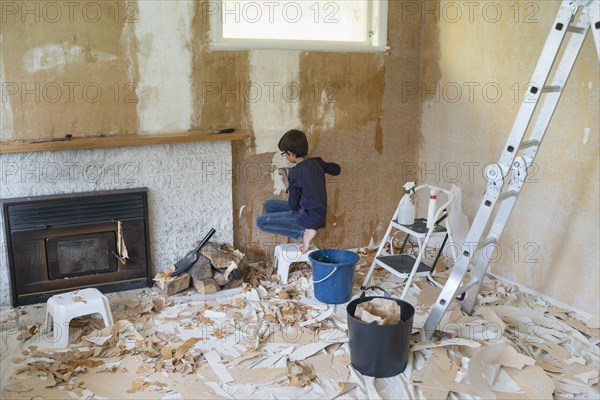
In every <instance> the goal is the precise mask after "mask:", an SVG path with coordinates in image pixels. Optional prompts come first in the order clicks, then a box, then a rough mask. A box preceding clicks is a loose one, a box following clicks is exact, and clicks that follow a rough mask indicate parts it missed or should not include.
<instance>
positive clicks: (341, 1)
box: [203, 0, 387, 51]
mask: <svg viewBox="0 0 600 400" xmlns="http://www.w3.org/2000/svg"><path fill="white" fill-rule="evenodd" d="M203 7H204V10H203V13H204V15H205V16H207V15H210V17H211V27H212V29H211V31H212V45H213V47H214V48H215V49H261V48H263V49H298V50H325V51H386V50H387V0H336V1H334V0H296V1H287V0H272V1H262V0H260V1H252V0H218V1H210V2H208V3H205V4H204V6H203Z"/></svg>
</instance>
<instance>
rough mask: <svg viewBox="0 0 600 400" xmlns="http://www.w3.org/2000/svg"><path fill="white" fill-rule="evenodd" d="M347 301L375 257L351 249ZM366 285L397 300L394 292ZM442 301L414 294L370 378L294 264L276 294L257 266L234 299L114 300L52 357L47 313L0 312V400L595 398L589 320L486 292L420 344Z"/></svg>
mask: <svg viewBox="0 0 600 400" xmlns="http://www.w3.org/2000/svg"><path fill="white" fill-rule="evenodd" d="M359 254H360V255H361V260H360V262H359V264H358V265H357V270H356V274H355V288H354V292H353V294H354V295H357V294H359V293H360V291H359V289H358V288H359V286H360V283H361V282H362V279H363V277H364V275H365V274H366V272H367V270H368V267H369V265H370V261H371V259H372V256H373V255H372V252H370V251H367V250H360V251H359ZM374 281H375V283H376V284H378V285H379V286H382V287H383V288H385V289H386V290H388V291H389V292H390V293H391V294H392V295H393V296H395V297H399V296H400V293H401V291H402V289H403V284H402V281H401V280H398V279H394V278H392V277H390V275H389V274H388V273H387V272H385V271H382V270H376V271H375V275H374ZM438 294H439V289H437V288H436V287H434V286H431V285H428V284H427V283H425V282H422V281H417V282H416V284H415V285H413V288H411V289H410V291H409V294H408V296H407V300H408V301H409V302H410V303H411V304H413V305H415V308H416V315H415V320H414V328H413V335H412V340H411V352H410V355H409V360H408V365H407V367H406V369H405V371H404V372H403V373H402V374H400V375H398V376H395V377H392V378H380V379H375V378H372V377H368V376H363V375H361V374H360V373H359V372H357V371H356V370H355V369H354V368H353V367H352V365H351V362H350V351H349V346H348V325H347V318H346V307H345V305H343V304H342V305H336V306H333V305H325V304H322V303H320V302H318V301H317V300H316V299H314V297H313V289H312V277H311V270H310V267H309V266H308V265H306V264H296V265H295V266H294V268H293V269H292V271H291V273H290V281H289V283H288V284H286V285H283V284H281V283H279V279H278V277H277V275H276V274H275V275H274V274H273V268H272V267H270V266H265V265H264V264H257V265H253V266H252V267H251V268H250V271H249V274H248V276H247V277H246V282H245V283H244V284H243V286H241V287H239V288H237V289H231V290H225V291H221V292H218V293H216V294H214V295H200V294H199V293H197V292H195V290H194V289H193V288H191V289H189V290H187V291H185V292H183V293H180V294H176V295H173V296H169V297H165V296H164V295H162V294H161V293H160V292H158V291H156V290H154V289H143V290H136V291H128V292H121V293H113V294H109V295H108V298H109V301H110V305H111V310H112V313H113V318H114V321H115V326H114V327H113V328H107V329H103V323H102V321H101V320H99V319H92V318H90V317H82V318H78V319H76V320H74V321H72V323H71V329H70V332H71V343H72V344H71V346H70V347H69V348H68V349H65V350H54V349H53V348H52V347H51V346H49V340H51V339H52V338H51V337H49V336H48V335H46V334H44V333H43V332H42V329H41V328H42V325H43V323H44V318H45V316H44V312H45V305H44V304H40V305H34V306H25V307H19V308H16V309H14V308H10V307H5V308H3V309H2V313H1V323H2V343H1V346H2V352H1V354H2V355H1V366H2V370H1V377H2V387H1V388H2V398H7V399H8V398H10V399H32V398H36V399H68V398H71V399H92V398H93V399H102V398H111V399H116V398H128V399H154V398H156V399H177V398H185V399H203V398H206V399H209V398H210V399H214V398H228V399H231V398H235V399H238V398H257V399H265V398H269V399H271V398H272V399H276V398H281V399H283V398H302V399H307V398H314V399H334V398H339V399H366V398H368V399H379V398H382V399H409V398H414V399H417V398H419V399H420V398H431V399H445V398H494V397H495V398H505V399H546V398H598V397H599V393H600V392H599V376H598V370H599V362H600V350H599V347H598V344H599V342H600V340H599V339H598V338H599V336H600V335H599V329H598V321H597V318H596V319H595V320H594V318H592V319H588V320H586V319H585V318H584V317H582V316H581V315H578V314H577V313H576V312H574V310H569V309H566V308H564V307H562V308H561V307H559V306H557V305H556V304H555V303H551V302H549V301H548V299H544V298H542V297H541V296H538V295H535V294H531V293H526V292H524V291H521V290H519V288H517V287H516V286H514V285H510V284H508V283H505V282H502V281H499V280H496V279H494V278H492V277H488V278H487V279H486V285H485V287H484V288H483V290H482V291H481V293H480V298H479V300H480V301H479V306H478V307H477V308H476V310H475V312H474V313H473V315H472V316H466V315H464V314H463V313H461V311H460V310H459V309H458V308H456V307H455V306H454V307H453V309H452V310H451V311H449V312H447V313H446V315H445V317H444V321H443V322H442V324H441V327H442V331H443V332H445V333H446V335H445V339H443V340H441V341H434V342H431V343H422V342H420V337H419V334H418V332H419V327H420V326H422V325H423V323H424V322H425V319H426V317H427V312H428V309H429V308H430V305H431V304H432V303H433V302H434V301H435V299H436V298H437V295H438Z"/></svg>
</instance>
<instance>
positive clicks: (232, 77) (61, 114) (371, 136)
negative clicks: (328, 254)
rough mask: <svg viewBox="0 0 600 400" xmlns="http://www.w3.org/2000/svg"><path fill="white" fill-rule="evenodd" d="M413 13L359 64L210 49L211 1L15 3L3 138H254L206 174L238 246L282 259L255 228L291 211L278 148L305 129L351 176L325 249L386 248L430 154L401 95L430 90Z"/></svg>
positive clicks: (4, 29) (335, 201)
mask: <svg viewBox="0 0 600 400" xmlns="http://www.w3.org/2000/svg"><path fill="white" fill-rule="evenodd" d="M401 4H402V2H398V1H391V2H390V5H389V21H390V23H389V28H388V30H389V33H388V35H389V44H390V51H389V53H388V54H385V53H364V54H357V53H326V52H304V51H279V50H252V51H245V50H241V51H215V50H212V49H211V48H210V46H209V35H210V9H211V4H210V3H209V1H208V0H201V1H185V0H179V1H168V2H167V1H141V0H137V1H136V0H120V1H117V2H98V1H92V0H81V1H76V2H68V3H64V4H63V3H61V2H49V3H45V2H38V1H25V2H8V3H5V2H3V7H2V10H1V11H2V18H3V21H6V22H3V23H2V24H1V26H0V47H1V57H0V61H1V63H0V71H1V73H2V82H3V96H4V97H3V100H6V101H3V102H2V118H1V119H0V122H1V124H2V129H1V131H2V132H1V138H2V140H9V141H12V140H29V139H32V138H48V137H62V136H63V135H64V134H65V133H71V134H74V135H81V136H90V135H111V134H128V133H142V134H145V133H148V134H152V133H156V132H165V131H173V130H187V129H189V128H197V129H218V128H226V127H234V128H236V129H237V130H238V131H243V132H247V133H248V139H247V140H245V141H241V142H234V143H233V144H232V157H233V158H232V160H233V161H231V160H229V159H228V158H224V159H223V161H222V162H215V163H212V164H211V170H210V171H205V173H208V172H210V174H211V176H214V177H218V179H220V180H221V182H222V183H223V184H232V191H233V194H232V197H233V199H232V201H233V207H232V209H231V210H229V212H228V215H226V216H223V217H224V218H226V219H227V220H233V232H234V240H235V242H236V245H238V246H239V247H241V248H242V249H244V250H246V251H247V252H249V253H250V254H251V255H256V256H257V257H265V256H267V257H270V256H271V254H272V247H273V245H275V244H277V243H280V242H281V241H283V240H285V239H283V238H281V237H277V236H274V235H266V234H263V233H260V232H258V231H257V229H256V228H255V225H254V221H255V219H256V217H258V216H259V215H260V214H261V213H262V204H263V202H264V201H265V200H266V199H268V198H273V197H278V198H285V193H283V190H282V185H281V182H280V180H279V178H278V176H277V174H276V173H275V171H276V168H277V166H279V165H281V164H282V162H283V160H282V157H281V156H280V155H279V151H278V149H277V142H278V140H279V138H280V136H281V135H282V134H283V133H284V132H285V131H287V130H289V129H292V128H299V129H303V130H305V131H306V133H307V135H308V137H309V141H310V147H311V155H315V156H321V157H323V158H324V159H326V160H330V161H335V162H338V163H339V164H340V165H341V166H342V171H343V172H342V175H341V176H339V177H337V178H332V179H329V181H328V191H329V200H330V201H329V205H330V207H329V212H328V216H327V219H328V226H327V228H326V229H324V230H323V231H321V232H320V233H319V235H318V238H317V244H318V245H319V246H321V247H325V246H328V247H346V248H348V247H356V246H360V245H364V244H366V243H368V242H369V240H370V239H371V237H373V238H374V239H375V240H379V239H380V238H381V236H382V235H383V233H384V230H385V228H386V226H387V222H388V219H389V216H390V215H391V213H392V212H393V210H394V207H395V204H396V203H397V201H398V198H399V196H400V194H401V185H402V182H403V181H404V178H403V177H402V171H403V163H412V164H414V163H415V162H416V160H417V155H418V152H417V144H418V142H417V140H416V138H417V136H416V135H417V133H418V130H419V108H420V104H419V102H418V101H416V100H414V101H413V100H411V101H403V100H402V98H401V97H400V88H401V82H403V81H406V80H411V81H415V80H418V79H419V76H420V70H419V68H420V63H419V60H420V52H421V27H422V24H421V23H420V22H419V21H401V17H402V16H401V11H402V10H401ZM71 82H75V84H72V83H71ZM36 85H37V86H36ZM71 89H72V90H73V92H72V93H71V92H70V90H71ZM98 89H99V90H98ZM57 90H60V92H57ZM110 152H111V150H107V154H108V156H109V155H110ZM134 154H135V152H133V151H132V157H136V156H135V155H134ZM158 158H159V161H160V160H161V157H160V156H158ZM166 159H167V158H166V157H165V161H166ZM7 160H8V158H7ZM198 179H201V177H198ZM199 183H201V182H199ZM64 190H68V188H64ZM55 191H56V192H59V191H60V188H56V189H55ZM214 201H215V202H216V203H221V202H222V201H221V199H219V198H218V196H216V197H215V199H214Z"/></svg>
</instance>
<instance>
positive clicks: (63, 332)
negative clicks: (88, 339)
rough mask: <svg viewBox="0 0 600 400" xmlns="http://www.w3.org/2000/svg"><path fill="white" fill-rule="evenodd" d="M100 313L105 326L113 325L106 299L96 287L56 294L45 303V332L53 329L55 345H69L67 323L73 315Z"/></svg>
mask: <svg viewBox="0 0 600 400" xmlns="http://www.w3.org/2000/svg"><path fill="white" fill-rule="evenodd" d="M90 314H100V315H101V316H102V319H103V320H104V325H105V326H113V325H114V323H113V318H112V313H111V312H110V305H109V304H108V299H107V298H106V296H104V295H103V294H102V293H101V292H100V291H99V290H98V289H93V288H90V289H82V290H76V291H74V292H69V293H62V294H57V295H54V296H52V297H50V298H49V299H48V302H47V303H46V333H50V332H51V331H52V330H54V339H53V343H54V345H55V346H56V347H67V346H69V323H70V322H71V320H72V319H73V318H75V317H81V316H83V315H90Z"/></svg>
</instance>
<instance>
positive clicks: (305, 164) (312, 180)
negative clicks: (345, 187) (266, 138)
mask: <svg viewBox="0 0 600 400" xmlns="http://www.w3.org/2000/svg"><path fill="white" fill-rule="evenodd" d="M278 147H279V150H281V155H282V156H284V157H285V158H286V160H287V161H289V162H291V163H292V164H296V166H295V167H294V168H293V169H292V170H291V171H290V172H289V173H286V172H283V173H282V174H281V178H282V180H283V183H284V185H285V187H286V189H287V192H288V194H289V198H288V201H285V200H267V201H266V202H265V205H264V210H265V214H264V215H261V216H260V217H258V218H257V219H256V226H257V227H258V228H259V229H261V230H262V231H265V232H269V233H276V234H280V235H284V236H288V237H291V238H293V239H295V240H300V239H302V244H301V245H300V251H301V252H302V253H305V252H307V251H308V249H309V247H310V244H311V242H312V240H313V239H314V238H315V236H316V235H317V229H321V228H324V227H325V217H326V215H327V190H326V188H325V174H326V173H327V174H330V175H334V176H336V175H339V174H340V170H341V169H340V166H339V165H338V164H336V163H327V162H325V161H323V160H322V159H321V158H319V157H308V140H307V139H306V135H305V134H304V132H302V131H299V130H296V129H292V130H290V131H288V132H286V133H285V134H284V135H283V136H282V137H281V139H280V140H279V145H278Z"/></svg>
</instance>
